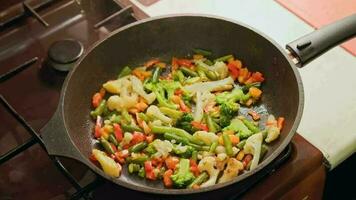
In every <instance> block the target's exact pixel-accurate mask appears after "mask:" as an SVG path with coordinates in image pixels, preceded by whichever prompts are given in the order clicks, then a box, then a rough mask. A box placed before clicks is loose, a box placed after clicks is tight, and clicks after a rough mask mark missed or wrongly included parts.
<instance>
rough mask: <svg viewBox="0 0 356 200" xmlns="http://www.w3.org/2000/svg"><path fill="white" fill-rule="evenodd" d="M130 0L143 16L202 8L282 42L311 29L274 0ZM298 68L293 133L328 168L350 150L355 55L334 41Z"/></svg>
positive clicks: (355, 133)
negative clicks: (300, 101) (147, 0)
mask: <svg viewBox="0 0 356 200" xmlns="http://www.w3.org/2000/svg"><path fill="white" fill-rule="evenodd" d="M125 1H126V2H128V1H129V0H125ZM130 3H131V4H133V5H134V7H136V8H139V9H140V10H141V11H143V14H144V15H147V16H149V17H153V16H159V15H164V14H174V13H203V14H213V15H218V16H223V17H227V18H231V19H234V20H237V21H241V22H243V23H246V24H249V25H250V26H252V27H254V28H256V29H258V30H260V31H262V32H264V33H265V34H267V35H268V36H270V37H271V38H272V39H274V40H275V41H276V42H277V43H279V44H280V45H281V46H283V47H284V46H285V44H287V43H288V42H291V41H293V40H295V39H297V38H298V37H300V36H303V35H305V34H307V33H309V32H312V31H313V30H314V29H313V28H312V27H311V26H309V25H308V24H306V23H305V22H304V21H302V20H301V19H299V18H298V17H297V16H295V15H294V14H293V13H291V12H289V11H288V10H286V9H285V8H283V7H282V6H281V5H279V4H278V3H276V2H274V1H267V0H263V1H261V0H250V1H242V0H224V1H222V0H194V1H190V0H160V1H158V2H157V3H154V4H152V5H150V6H144V5H142V4H141V3H139V2H138V1H137V0H130ZM299 72H300V74H301V77H302V80H303V84H304V92H305V105H304V113H303V117H302V119H301V123H300V125H299V128H298V133H300V134H301V135H302V136H303V137H304V138H305V139H307V140H308V141H309V142H310V143H311V144H313V145H314V146H316V147H317V148H318V149H319V150H320V151H321V152H322V153H323V154H324V157H325V163H326V165H327V166H330V168H331V169H332V168H334V167H336V166H337V165H338V164H339V163H341V162H342V161H343V160H345V159H346V158H348V157H349V156H350V155H352V154H353V153H354V152H355V151H356V123H355V122H354V119H355V118H356V105H355V102H356V93H355V92H353V91H354V88H356V78H355V77H354V74H356V59H355V57H354V56H352V55H351V54H349V53H348V52H346V51H345V50H344V49H342V48H341V47H336V48H334V49H332V50H330V51H329V52H327V53H325V54H324V55H323V56H321V57H320V58H318V59H316V60H315V61H313V62H312V63H310V64H308V65H307V66H306V67H304V68H302V69H299Z"/></svg>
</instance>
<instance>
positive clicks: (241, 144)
mask: <svg viewBox="0 0 356 200" xmlns="http://www.w3.org/2000/svg"><path fill="white" fill-rule="evenodd" d="M245 144H246V140H241V141H240V142H239V143H238V144H237V145H236V146H237V148H239V149H243V148H244V146H245Z"/></svg>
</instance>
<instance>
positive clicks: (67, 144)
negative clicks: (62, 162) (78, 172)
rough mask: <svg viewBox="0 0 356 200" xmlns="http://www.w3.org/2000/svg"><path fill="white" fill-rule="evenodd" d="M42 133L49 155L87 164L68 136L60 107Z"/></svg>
mask: <svg viewBox="0 0 356 200" xmlns="http://www.w3.org/2000/svg"><path fill="white" fill-rule="evenodd" d="M40 133H41V137H42V139H43V142H44V145H45V147H46V149H47V152H48V154H49V155H52V156H62V157H68V158H72V159H75V160H77V161H79V162H81V163H84V164H87V160H86V159H85V158H84V157H83V156H82V155H81V153H80V152H79V150H78V149H77V148H76V147H75V145H74V144H73V142H72V141H71V139H70V138H69V136H68V134H67V131H66V128H65V126H64V121H63V119H62V116H61V114H60V106H59V108H58V109H57V110H56V112H55V113H54V115H53V116H52V118H51V119H50V120H49V122H48V123H47V124H46V125H45V126H44V127H43V128H42V129H41V131H40Z"/></svg>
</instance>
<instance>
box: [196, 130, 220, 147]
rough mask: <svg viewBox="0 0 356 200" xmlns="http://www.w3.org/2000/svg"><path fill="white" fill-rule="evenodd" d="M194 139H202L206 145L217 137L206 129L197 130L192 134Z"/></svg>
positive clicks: (217, 138)
mask: <svg viewBox="0 0 356 200" xmlns="http://www.w3.org/2000/svg"><path fill="white" fill-rule="evenodd" d="M193 137H194V138H195V139H196V140H201V141H203V142H204V143H205V144H206V145H211V144H212V143H213V142H215V141H218V140H219V137H218V136H217V135H215V133H211V132H206V131H197V132H195V133H194V134H193Z"/></svg>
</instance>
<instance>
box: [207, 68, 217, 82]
mask: <svg viewBox="0 0 356 200" xmlns="http://www.w3.org/2000/svg"><path fill="white" fill-rule="evenodd" d="M205 73H206V76H207V77H208V78H209V79H210V80H213V81H216V80H218V79H219V77H220V75H219V74H218V73H217V72H215V71H212V70H208V71H207V72H205Z"/></svg>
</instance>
